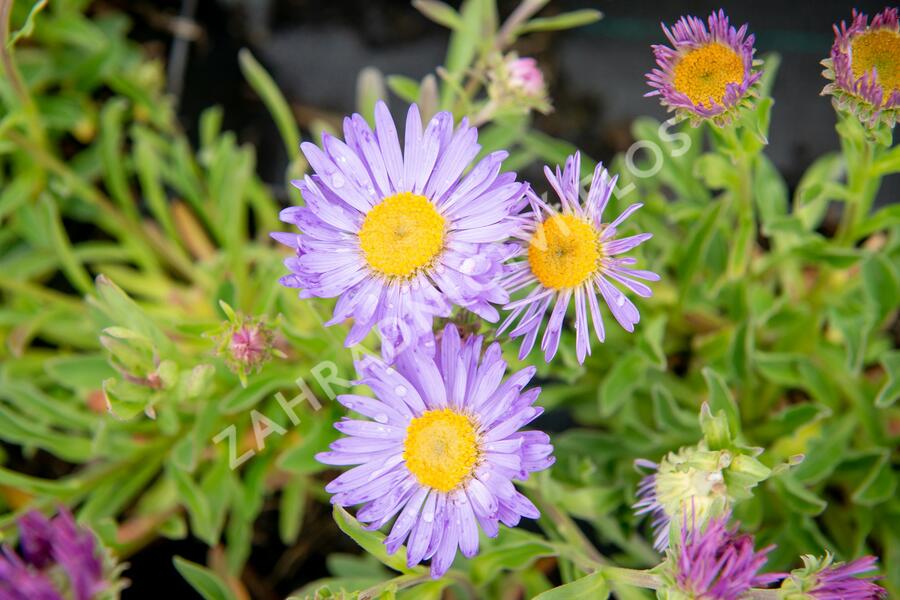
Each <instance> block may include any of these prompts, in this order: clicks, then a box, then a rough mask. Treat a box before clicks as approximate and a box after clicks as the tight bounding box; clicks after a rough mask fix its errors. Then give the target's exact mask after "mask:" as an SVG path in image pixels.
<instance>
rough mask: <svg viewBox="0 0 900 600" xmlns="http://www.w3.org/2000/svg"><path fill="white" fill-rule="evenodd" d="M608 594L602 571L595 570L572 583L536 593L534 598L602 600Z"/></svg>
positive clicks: (539, 599) (541, 599)
mask: <svg viewBox="0 0 900 600" xmlns="http://www.w3.org/2000/svg"><path fill="white" fill-rule="evenodd" d="M609 594H610V589H609V585H608V584H607V583H606V579H604V577H603V573H602V572H600V571H597V572H596V573H591V574H590V575H585V576H584V577H582V578H581V579H576V580H575V581H573V582H572V583H567V584H565V585H561V586H559V587H557V588H553V589H552V590H547V591H546V592H544V593H542V594H538V595H537V596H535V598H534V600H579V599H583V600H604V599H605V598H609Z"/></svg>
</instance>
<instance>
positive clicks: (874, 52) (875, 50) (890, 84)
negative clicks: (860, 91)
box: [850, 29, 900, 100]
mask: <svg viewBox="0 0 900 600" xmlns="http://www.w3.org/2000/svg"><path fill="white" fill-rule="evenodd" d="M850 66H851V68H852V70H853V77H854V78H857V79H858V78H860V77H862V76H863V75H865V74H866V73H869V72H871V71H872V69H875V72H876V77H877V79H878V83H879V84H881V87H882V88H884V92H885V93H884V100H887V99H888V96H890V93H891V92H892V91H893V90H900V33H897V32H895V31H891V30H890V29H874V30H869V31H865V32H863V33H861V34H859V35H858V36H856V37H854V38H853V41H852V42H851V43H850Z"/></svg>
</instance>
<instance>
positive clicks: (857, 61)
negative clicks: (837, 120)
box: [822, 8, 900, 127]
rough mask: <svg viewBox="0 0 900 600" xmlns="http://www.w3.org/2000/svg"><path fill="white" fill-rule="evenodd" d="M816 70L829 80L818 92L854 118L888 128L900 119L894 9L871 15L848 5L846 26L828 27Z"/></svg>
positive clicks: (899, 42) (899, 46)
mask: <svg viewBox="0 0 900 600" xmlns="http://www.w3.org/2000/svg"><path fill="white" fill-rule="evenodd" d="M822 65H823V66H824V67H825V71H823V72H822V75H824V76H825V78H826V79H829V80H830V83H828V85H826V86H825V88H824V89H823V90H822V94H828V95H831V96H832V100H833V102H834V105H835V107H836V108H838V109H840V110H846V111H849V112H850V113H852V114H854V115H856V116H857V117H859V119H860V120H861V121H862V122H863V123H865V124H866V125H869V126H875V125H876V124H877V123H878V122H883V123H886V124H887V125H888V126H890V127H893V126H894V124H895V123H896V122H897V121H898V120H900V26H898V11H897V9H896V8H886V9H884V10H883V11H881V12H880V13H878V14H877V15H875V17H874V18H873V19H872V22H871V24H870V23H869V17H868V16H867V15H865V14H864V13H860V12H858V11H856V10H855V9H854V11H853V19H852V20H851V22H850V25H847V23H846V22H844V21H842V22H841V24H840V27H838V26H837V25H835V26H834V45H833V46H832V47H831V56H830V57H829V58H827V59H825V60H823V61H822Z"/></svg>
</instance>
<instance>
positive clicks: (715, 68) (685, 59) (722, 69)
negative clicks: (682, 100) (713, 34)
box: [673, 42, 744, 108]
mask: <svg viewBox="0 0 900 600" xmlns="http://www.w3.org/2000/svg"><path fill="white" fill-rule="evenodd" d="M674 76H675V77H674V82H673V83H674V85H675V89H676V90H678V91H679V92H681V93H682V94H684V95H685V96H687V97H688V98H690V100H691V102H693V103H694V104H700V105H703V106H706V107H707V108H709V107H711V106H712V104H711V103H710V98H712V99H713V100H714V101H715V102H717V103H720V104H721V102H722V98H724V97H725V88H726V86H727V85H728V84H729V83H740V82H741V81H743V80H744V61H743V60H741V57H740V56H738V54H737V52H735V51H734V50H732V49H731V48H729V47H728V46H726V45H724V44H720V43H718V42H713V43H712V44H707V45H706V46H701V47H700V48H696V49H694V50H691V51H690V52H688V53H687V54H685V55H684V56H682V57H681V60H679V61H678V63H677V64H676V65H675V68H674Z"/></svg>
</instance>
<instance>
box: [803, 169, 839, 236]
mask: <svg viewBox="0 0 900 600" xmlns="http://www.w3.org/2000/svg"><path fill="white" fill-rule="evenodd" d="M843 172H844V158H843V156H842V155H841V154H839V153H837V152H831V153H828V154H826V155H824V156H821V157H819V158H818V159H816V161H815V162H813V164H812V165H811V166H810V167H809V168H808V169H807V170H806V172H805V173H804V174H803V177H802V178H801V179H800V183H799V184H798V185H797V191H796V193H795V194H794V213H795V214H796V215H797V217H798V218H799V219H800V222H801V223H802V224H803V227H804V228H805V229H806V230H807V231H813V230H815V229H816V228H817V227H818V226H819V224H820V223H821V222H822V219H823V218H824V217H825V212H826V211H827V210H828V203H829V202H830V201H831V200H834V199H837V198H838V197H839V191H840V189H841V188H840V186H839V185H838V183H837V180H838V178H839V177H840V176H841V174H842V173H843Z"/></svg>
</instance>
